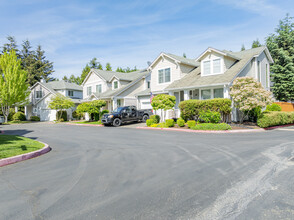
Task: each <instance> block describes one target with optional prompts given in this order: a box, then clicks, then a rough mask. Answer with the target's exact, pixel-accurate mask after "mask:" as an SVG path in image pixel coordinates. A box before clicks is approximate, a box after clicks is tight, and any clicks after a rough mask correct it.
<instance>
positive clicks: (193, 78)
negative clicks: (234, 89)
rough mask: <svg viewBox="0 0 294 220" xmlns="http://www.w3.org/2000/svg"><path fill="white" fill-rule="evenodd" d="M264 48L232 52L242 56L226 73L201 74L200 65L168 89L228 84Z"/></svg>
mask: <svg viewBox="0 0 294 220" xmlns="http://www.w3.org/2000/svg"><path fill="white" fill-rule="evenodd" d="M264 49H265V47H264V46H263V47H258V48H254V49H250V50H244V51H240V52H231V53H232V54H233V55H235V56H237V57H240V60H239V61H236V63H235V64H234V65H233V66H232V67H231V68H230V69H228V70H227V71H226V72H225V73H223V74H219V75H212V76H201V72H200V67H197V68H195V69H194V70H192V71H191V72H190V73H189V74H188V75H186V76H185V77H183V78H182V79H179V80H177V81H174V82H173V83H172V84H170V85H169V86H168V87H167V88H166V90H169V89H170V90H172V89H180V88H182V89H184V88H193V87H195V88H197V87H201V86H209V85H219V84H220V85H221V84H228V83H230V82H231V81H232V80H233V79H234V77H235V76H236V75H237V74H238V73H239V72H240V71H241V70H242V69H243V68H244V67H245V65H246V64H247V63H248V62H249V61H250V60H251V59H252V58H253V57H254V56H255V55H259V54H260V53H261V52H262V51H263V50H264Z"/></svg>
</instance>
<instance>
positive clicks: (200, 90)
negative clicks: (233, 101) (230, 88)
mask: <svg viewBox="0 0 294 220" xmlns="http://www.w3.org/2000/svg"><path fill="white" fill-rule="evenodd" d="M215 89H223V98H225V88H224V87H212V88H201V89H199V100H209V99H202V90H210V99H214V90H215Z"/></svg>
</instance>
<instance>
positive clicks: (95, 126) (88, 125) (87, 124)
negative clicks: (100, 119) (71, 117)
mask: <svg viewBox="0 0 294 220" xmlns="http://www.w3.org/2000/svg"><path fill="white" fill-rule="evenodd" d="M66 124H67V125H77V126H92V127H104V125H93V124H76V123H66Z"/></svg>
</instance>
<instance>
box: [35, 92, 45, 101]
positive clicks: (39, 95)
mask: <svg viewBox="0 0 294 220" xmlns="http://www.w3.org/2000/svg"><path fill="white" fill-rule="evenodd" d="M42 96H43V93H42V90H40V91H36V93H35V97H36V99H40V98H42Z"/></svg>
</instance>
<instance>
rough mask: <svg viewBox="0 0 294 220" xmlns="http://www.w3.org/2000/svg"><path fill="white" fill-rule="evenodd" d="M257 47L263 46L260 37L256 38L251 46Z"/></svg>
mask: <svg viewBox="0 0 294 220" xmlns="http://www.w3.org/2000/svg"><path fill="white" fill-rule="evenodd" d="M256 47H261V44H260V42H259V40H258V39H256V40H254V41H253V42H252V46H251V48H256Z"/></svg>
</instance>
